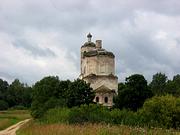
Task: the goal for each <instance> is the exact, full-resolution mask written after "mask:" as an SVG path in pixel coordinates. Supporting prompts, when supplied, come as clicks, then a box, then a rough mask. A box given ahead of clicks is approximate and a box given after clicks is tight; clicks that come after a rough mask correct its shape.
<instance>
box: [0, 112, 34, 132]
mask: <svg viewBox="0 0 180 135" xmlns="http://www.w3.org/2000/svg"><path fill="white" fill-rule="evenodd" d="M30 117H31V116H30V114H29V111H27V110H8V111H0V130H3V129H6V128H7V127H9V126H11V125H13V124H15V123H17V122H19V121H21V120H24V119H27V118H30Z"/></svg>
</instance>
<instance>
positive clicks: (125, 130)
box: [17, 121, 180, 135]
mask: <svg viewBox="0 0 180 135" xmlns="http://www.w3.org/2000/svg"><path fill="white" fill-rule="evenodd" d="M17 135H180V133H179V132H177V131H175V130H165V129H160V128H159V129H158V128H157V129H149V128H147V129H146V128H136V127H130V126H124V125H117V126H115V125H108V124H92V123H85V124H63V123H59V124H42V123H38V122H35V121H31V122H29V123H28V124H26V125H25V126H24V127H23V128H21V129H20V130H18V132H17Z"/></svg>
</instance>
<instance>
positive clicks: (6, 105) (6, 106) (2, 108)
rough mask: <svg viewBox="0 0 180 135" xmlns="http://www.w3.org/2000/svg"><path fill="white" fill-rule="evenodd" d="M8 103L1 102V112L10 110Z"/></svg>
mask: <svg viewBox="0 0 180 135" xmlns="http://www.w3.org/2000/svg"><path fill="white" fill-rule="evenodd" d="M8 107H9V106H8V103H7V102H6V101H4V100H0V110H6V109H8Z"/></svg>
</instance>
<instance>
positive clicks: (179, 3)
mask: <svg viewBox="0 0 180 135" xmlns="http://www.w3.org/2000/svg"><path fill="white" fill-rule="evenodd" d="M89 32H91V33H92V35H93V39H92V40H93V41H95V40H96V39H101V40H102V42H103V47H104V48H105V49H107V50H109V51H112V52H114V54H115V56H116V73H117V76H118V77H119V81H124V79H125V77H127V76H129V75H132V74H134V73H138V74H143V75H144V76H145V78H146V79H147V80H148V81H150V80H151V79H152V75H153V74H155V73H157V72H163V73H165V74H166V75H167V76H168V77H169V79H171V78H172V77H173V76H174V75H176V74H178V73H180V0H111V1H110V0H64V1H63V0H0V78H3V79H5V80H8V81H9V82H11V81H13V80H14V79H15V78H19V79H20V80H21V81H22V82H27V83H28V84H33V83H35V82H36V81H37V80H40V79H42V78H43V77H44V76H47V75H58V76H59V78H60V79H71V80H73V79H75V78H77V77H78V76H79V73H80V47H81V46H82V44H83V43H84V42H86V40H87V39H86V35H87V33H89Z"/></svg>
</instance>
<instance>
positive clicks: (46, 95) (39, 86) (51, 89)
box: [31, 76, 65, 118]
mask: <svg viewBox="0 0 180 135" xmlns="http://www.w3.org/2000/svg"><path fill="white" fill-rule="evenodd" d="M59 85H60V81H59V78H58V77H57V76H56V77H55V76H48V77H44V78H43V79H42V80H40V81H38V82H36V84H35V85H34V87H33V92H32V106H31V110H32V111H31V112H32V116H33V117H35V118H38V117H41V116H42V115H43V114H44V113H45V112H46V111H47V110H48V109H50V108H54V107H60V106H63V105H64V104H65V100H64V99H63V98H62V97H61V93H60V89H59Z"/></svg>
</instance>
